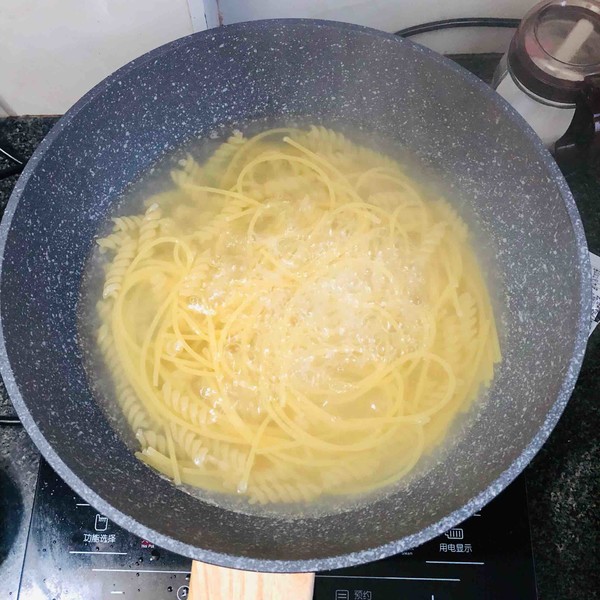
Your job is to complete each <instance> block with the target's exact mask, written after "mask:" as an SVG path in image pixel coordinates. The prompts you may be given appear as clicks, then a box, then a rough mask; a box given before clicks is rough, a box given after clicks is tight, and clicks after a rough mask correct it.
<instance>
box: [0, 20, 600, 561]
mask: <svg viewBox="0 0 600 600" xmlns="http://www.w3.org/2000/svg"><path fill="white" fill-rule="evenodd" d="M290 116H293V117H296V116H302V117H306V116H309V117H310V118H311V120H313V121H314V122H322V123H324V124H328V123H346V124H350V125H352V126H353V127H357V128H359V127H363V128H366V129H368V130H370V131H371V132H375V133H377V132H383V133H385V136H386V137H387V138H388V139H392V140H393V141H394V142H395V143H396V144H397V145H398V146H399V147H406V148H408V149H409V150H410V151H411V152H413V153H414V154H415V155H416V156H417V157H418V158H419V159H420V160H422V161H423V162H424V163H425V164H426V165H428V166H429V167H431V168H432V169H434V170H435V171H438V172H439V173H440V178H441V180H442V185H444V186H447V187H448V188H449V189H450V190H451V195H454V196H455V197H459V198H461V199H462V201H463V202H464V206H463V208H462V209H461V210H463V211H466V212H467V213H469V214H471V215H472V216H473V220H474V222H475V223H476V224H477V229H478V230H479V232H480V234H481V239H483V240H485V242H484V244H483V246H482V254H483V255H486V256H488V257H490V258H489V264H491V265H493V268H492V271H493V273H494V277H493V279H494V280H495V281H496V284H495V285H496V287H497V291H498V298H497V305H498V312H499V315H500V323H501V345H502V350H503V354H504V363H503V367H502V369H501V372H500V374H499V376H498V377H497V378H496V380H495V382H494V385H493V389H492V390H491V393H490V395H489V398H488V399H487V400H486V401H485V402H483V403H481V406H480V408H479V410H477V411H474V412H473V413H472V414H471V415H469V416H468V418H466V419H465V420H464V423H463V425H462V428H461V431H460V435H457V436H456V440H455V442H454V443H452V444H451V445H450V446H449V447H448V450H447V452H446V456H445V457H444V459H443V460H441V459H440V460H437V461H433V464H432V465H431V466H430V468H429V470H428V471H427V472H425V473H424V474H422V476H421V477H418V478H415V480H414V481H413V482H412V483H411V484H410V485H409V486H408V488H407V489H404V490H399V491H398V492H396V493H394V494H392V495H390V496H388V497H387V498H383V499H380V500H378V501H376V502H372V503H370V504H368V505H367V506H364V507H362V508H357V509H354V510H351V511H349V512H345V513H343V514H337V515H335V516H328V517H321V518H305V519H298V520H284V519H281V518H279V519H277V518H273V517H257V516H248V515H243V514H238V513H233V512H229V511H226V510H223V509H219V508H216V507H214V506H210V505H208V504H205V503H203V502H201V501H199V500H197V499H195V498H194V497H192V496H190V495H188V494H186V493H185V492H184V491H182V490H179V489H177V488H176V487H174V486H172V485H171V484H170V483H168V482H167V481H165V480H164V479H162V478H160V477H159V476H157V475H156V474H155V473H154V472H152V471H151V470H149V469H148V468H147V467H146V466H144V465H143V464H141V463H140V462H138V461H137V460H136V459H135V458H134V457H133V455H132V454H131V452H130V450H129V449H128V448H127V447H126V445H125V443H124V442H123V441H122V440H121V438H120V437H119V436H118V435H117V434H116V433H115V431H114V430H113V429H112V428H111V426H110V424H109V421H108V420H107V418H106V417H105V415H104V413H103V412H102V410H101V409H100V408H99V406H98V404H97V403H96V402H95V401H94V399H93V397H92V394H91V391H90V386H89V383H88V381H87V379H86V375H85V373H84V369H83V366H82V350H81V348H80V347H79V346H78V341H77V335H76V307H77V302H78V291H79V285H80V279H81V276H82V270H83V267H84V263H85V259H86V257H87V255H88V253H89V252H90V248H91V247H92V244H93V239H94V236H95V234H96V232H97V230H98V228H99V227H100V226H101V224H102V223H103V222H104V220H105V218H106V215H107V214H108V213H109V212H110V210H111V205H112V204H113V202H114V201H115V200H116V199H117V198H118V197H119V194H120V193H121V192H122V190H123V189H124V188H125V187H126V186H127V184H128V183H130V182H131V181H133V180H135V179H136V178H137V177H138V176H139V175H140V174H142V173H144V171H145V170H146V169H147V168H148V167H149V166H150V165H152V164H153V163H154V162H155V161H156V160H157V158H158V157H160V156H161V155H162V154H163V153H164V152H166V151H168V150H169V149H172V148H177V147H178V146H180V145H181V144H183V143H184V142H186V141H187V140H188V139H189V138H190V137H191V136H192V135H197V134H200V135H202V134H207V133H208V132H209V131H210V130H211V129H213V128H214V127H215V125H218V124H223V123H237V122H242V123H243V122H244V121H247V120H249V119H255V118H261V117H273V118H274V119H275V120H279V121H281V120H285V119H286V118H287V117H290ZM459 208H460V207H459ZM0 243H1V252H2V265H1V268H2V271H1V282H0V294H1V296H0V299H1V326H2V331H1V336H0V362H1V371H2V376H3V378H4V380H5V382H6V385H7V388H8V390H9V392H10V395H11V398H12V400H13V402H14V405H15V407H16V409H17V412H18V414H19V416H20V417H21V419H22V420H23V422H24V424H25V426H26V428H27V430H28V432H29V434H30V435H31V437H32V438H33V440H34V441H35V443H36V444H37V445H38V447H39V448H40V450H41V452H42V453H43V455H44V456H45V457H46V458H47V459H48V461H49V462H50V464H51V465H52V466H53V467H54V468H55V469H56V470H57V472H58V473H59V474H60V475H61V476H62V477H63V478H64V479H65V480H66V481H67V483H68V484H69V485H71V487H72V488H73V489H74V490H75V491H76V492H77V493H78V494H80V495H81V496H83V497H84V498H85V499H86V500H88V501H89V502H90V503H91V504H92V505H93V506H95V507H96V508H97V509H98V510H101V511H102V512H103V513H104V514H105V515H107V516H108V517H109V518H110V519H112V520H114V521H115V522H117V523H118V524H119V525H122V526H123V527H125V528H127V529H129V530H131V531H133V532H134V533H136V534H138V535H139V536H141V537H143V538H148V539H150V540H152V541H154V542H156V543H157V544H159V545H161V546H163V547H165V548H168V549H170V550H173V551H176V552H179V553H181V554H185V555H188V556H190V557H193V558H196V559H200V560H203V561H207V562H214V563H218V564H221V565H227V566H233V567H240V568H247V569H260V570H273V571H297V570H320V569H329V568H336V567H344V566H348V565H352V564H355V563H359V562H366V561H371V560H375V559H378V558H382V557H384V556H388V555H390V554H393V553H397V552H400V551H402V550H406V549H407V548H410V547H411V546H415V545H417V544H420V543H422V542H424V541H426V540H428V539H430V538H432V537H433V536H435V535H438V534H439V533H441V532H442V531H444V530H446V529H447V528H449V527H451V526H453V525H455V524H456V523H458V522H459V521H461V520H463V519H465V518H466V517H468V516H469V515H471V514H472V513H473V512H475V511H476V510H478V509H479V508H480V507H481V506H482V505H483V504H485V503H486V502H488V501H489V500H490V499H492V498H493V497H494V496H495V495H496V494H498V493H499V492H500V491H501V490H502V489H503V488H504V487H505V486H506V485H508V483H510V481H511V480H512V479H513V478H514V477H515V476H516V475H517V474H518V473H520V472H521V470H522V469H523V468H524V467H525V465H526V464H527V463H528V462H529V460H531V458H532V457H533V455H534V454H535V453H536V452H537V451H538V449H539V448H540V446H541V445H542V444H543V442H544V441H545V440H546V438H547V437H548V435H549V433H550V431H551V430H552V428H553V427H554V425H555V424H556V422H557V420H558V418H559V416H560V414H561V412H562V410H563V408H564V407H565V404H566V402H567V400H568V398H569V395H570V393H571V390H572V388H573V385H574V383H575V379H576V377H577V373H578V371H579V367H580V364H581V360H582V357H583V353H584V349H585V343H586V337H587V331H588V327H589V319H588V315H589V310H590V281H589V272H588V267H589V266H588V258H587V250H586V243H585V238H584V234H583V229H582V227H581V223H580V221H579V216H578V214H577V210H576V208H575V204H574V203H573V199H572V198H571V195H570V193H569V190H568V188H567V186H566V184H565V182H564V180H563V179H562V177H561V175H560V173H559V171H558V169H557V168H556V166H555V164H554V162H553V161H552V159H551V157H550V155H549V154H548V153H547V152H546V151H545V150H544V148H543V147H542V144H541V143H540V142H539V141H538V140H537V139H536V137H535V135H534V134H533V133H532V131H531V130H530V129H529V128H528V127H527V126H526V125H525V124H524V122H523V121H522V120H521V119H520V117H518V116H517V115H516V113H515V112H513V111H512V110H511V109H510V108H509V107H508V106H507V105H506V104H505V103H504V102H503V101H502V100H501V99H500V98H499V97H498V96H496V95H495V93H494V92H492V91H491V90H490V89H488V88H487V87H486V86H485V85H484V84H483V83H481V82H480V81H479V80H477V79H476V78H474V77H472V76H471V75H469V74H468V73H467V72H465V71H463V70H462V69H460V68H459V67H457V66H455V65H454V64H452V63H451V62H450V61H448V60H446V59H444V58H442V57H440V56H438V55H436V54H434V53H432V52H430V51H428V50H426V49H424V48H422V47H420V46H416V45H414V44H412V43H410V42H408V41H405V40H401V39H397V38H394V37H393V36H391V35H387V34H384V33H380V32H378V31H374V30H370V29H364V28H361V27H355V26H350V25H342V24H338V23H330V22H324V21H263V22H253V23H245V24H241V25H233V26H228V27H223V28H221V29H218V30H212V31H208V32H205V33H200V34H197V35H193V36H190V37H186V38H183V39H181V40H178V41H176V42H173V43H171V44H168V45H166V46H163V47H161V48H158V49H157V50H155V51H153V52H150V53H149V54H146V55H144V56H142V57H141V58H139V59H137V60H135V61H133V62H132V63H130V64H128V65H127V66H125V67H123V68H122V69H121V70H119V71H117V72H116V73H115V74H114V75H112V76H111V77H109V78H108V79H106V80H105V81H103V82H102V83H101V84H99V85H98V86H97V87H95V88H94V89H93V90H92V91H91V92H89V93H88V94H87V95H86V96H85V97H84V98H83V99H81V100H80V101H79V102H78V103H77V104H76V105H75V106H74V107H73V108H72V109H71V110H70V111H69V112H68V113H67V114H66V115H65V116H64V117H63V118H62V119H61V120H60V121H59V122H58V124H57V125H56V126H55V127H54V129H53V130H52V132H51V133H50V134H49V135H48V137H47V138H46V139H45V140H44V141H43V143H42V144H41V145H40V147H39V148H38V150H37V151H36V153H35V155H34V156H33V158H32V159H31V161H30V162H29V164H28V166H27V169H26V170H25V172H24V174H23V175H22V176H21V178H20V180H19V182H18V184H17V186H16V188H15V191H14V193H13V195H12V198H11V200H10V204H9V206H8V209H7V211H6V216H5V218H4V221H3V223H2V226H1V235H0Z"/></svg>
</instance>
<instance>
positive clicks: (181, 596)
mask: <svg viewBox="0 0 600 600" xmlns="http://www.w3.org/2000/svg"><path fill="white" fill-rule="evenodd" d="M189 593H190V588H189V587H188V586H187V585H182V586H181V587H180V588H179V589H178V590H177V600H186V598H187V597H188V595H189Z"/></svg>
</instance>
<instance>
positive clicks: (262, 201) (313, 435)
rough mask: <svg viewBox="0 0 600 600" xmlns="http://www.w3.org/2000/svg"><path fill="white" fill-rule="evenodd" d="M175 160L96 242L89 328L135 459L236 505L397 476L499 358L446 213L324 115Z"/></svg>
mask: <svg viewBox="0 0 600 600" xmlns="http://www.w3.org/2000/svg"><path fill="white" fill-rule="evenodd" d="M180 167H181V168H180V169H176V170H175V171H174V172H173V173H172V179H173V182H174V186H175V187H174V189H172V190H170V191H169V192H166V193H163V194H159V195H156V196H152V197H151V198H149V199H148V200H147V201H146V203H145V204H146V206H147V209H146V212H145V213H144V214H142V215H132V216H120V217H116V218H115V219H113V223H114V228H113V232H111V233H110V234H109V235H108V236H106V237H103V238H100V239H99V240H98V246H99V248H100V250H101V251H102V252H103V254H104V256H105V257H109V258H108V259H107V260H106V261H105V262H106V266H105V271H106V278H105V283H104V288H103V294H102V298H101V299H100V301H99V302H98V314H99V318H100V322H101V326H100V329H99V333H98V344H99V347H100V349H101V351H102V354H103V356H104V358H105V362H106V365H107V366H108V369H109V371H110V372H111V374H112V377H113V379H114V384H115V391H116V397H117V400H118V402H119V404H120V406H121V408H122V410H123V412H124V414H125V416H126V418H127V421H128V423H129V425H130V427H131V428H132V429H133V431H134V433H135V434H136V437H137V440H138V441H139V443H140V446H141V450H140V451H139V452H138V453H137V456H138V457H139V458H140V459H141V460H143V461H144V462H146V463H147V464H148V465H150V466H151V467H153V468H155V469H157V470H159V471H160V472H162V473H164V474H165V475H167V476H168V477H170V478H172V479H173V480H174V481H175V482H176V483H184V484H187V485H192V486H197V487H200V488H203V489H206V490H210V491H216V492H223V493H227V494H238V495H240V496H243V497H246V498H247V499H248V501H249V502H251V503H261V504H264V503H295V502H308V501H311V500H314V499H316V498H318V497H320V496H340V495H347V494H358V493H363V492H370V491H373V490H375V489H379V488H385V487H387V486H389V485H392V484H393V483H395V482H397V481H398V480H399V479H401V478H402V477H403V476H405V475H406V474H407V473H409V472H410V471H411V470H412V469H413V468H414V467H415V465H416V464H417V463H418V461H419V459H420V458H421V456H422V455H423V454H424V453H425V452H427V451H428V450H430V449H431V448H433V447H434V446H435V445H436V444H439V443H440V441H441V440H443V438H444V435H445V433H446V431H447V429H448V426H449V424H450V423H451V422H452V421H453V419H454V417H455V416H456V414H457V413H458V412H459V411H461V410H465V409H466V408H467V407H468V406H469V405H470V403H471V402H472V401H473V399H474V398H475V397H476V396H477V394H478V392H479V390H480V388H481V386H485V385H489V384H490V382H491V380H492V378H493V374H494V364H495V363H497V362H498V361H499V360H500V347H499V343H498V337H497V332H496V326H495V322H494V315H493V311H492V307H491V303H490V300H489V295H488V291H487V288H486V285H485V282H484V280H483V277H482V274H481V272H480V269H479V266H478V264H477V260H476V258H475V255H474V252H473V250H472V248H471V247H470V245H469V232H468V228H467V227H466V225H465V224H464V223H463V221H462V220H461V219H460V217H459V216H458V214H457V213H456V212H455V211H454V209H453V208H452V207H451V206H450V205H449V204H448V203H447V202H446V201H445V200H443V199H441V198H429V197H428V195H427V194H426V193H425V192H424V191H423V190H421V189H420V188H419V187H418V186H417V185H416V183H415V182H414V181H413V180H412V179H411V178H410V177H409V176H408V175H407V174H406V172H405V170H404V169H403V168H402V166H401V165H399V164H398V163H397V162H395V161H394V160H392V159H391V158H390V157H388V156H385V155H382V154H379V153H377V152H375V151H373V150H371V149H369V148H366V147H362V146H358V145H356V144H354V143H352V142H351V141H350V140H349V139H348V138H346V137H345V136H344V135H342V134H340V133H338V132H334V131H331V130H329V129H326V128H324V127H311V128H310V129H309V130H307V131H304V130H297V129H274V130H269V131H265V132H262V133H260V134H259V135H257V136H254V137H252V138H250V139H246V138H245V137H244V136H242V135H241V134H239V133H236V134H235V135H233V136H231V137H230V138H229V139H228V141H227V142H225V144H223V145H222V146H221V147H220V148H219V149H218V150H217V151H216V152H215V153H214V155H213V156H212V157H211V158H210V159H209V160H208V161H207V162H206V163H205V164H203V165H200V164H198V163H196V162H195V161H194V159H193V158H192V157H189V156H188V157H187V158H186V159H185V160H184V161H182V162H181V163H180Z"/></svg>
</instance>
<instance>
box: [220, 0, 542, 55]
mask: <svg viewBox="0 0 600 600" xmlns="http://www.w3.org/2000/svg"><path fill="white" fill-rule="evenodd" d="M538 1H539V0H287V1H286V0H219V2H218V3H219V7H220V9H221V13H222V17H223V23H225V24H227V23H235V22H240V21H251V20H254V19H269V18H286V17H305V18H315V19H332V20H335V21H346V22H349V23H357V24H359V25H367V26H369V27H375V28H376V29H382V30H384V31H389V32H394V31H398V30H399V29H403V28H405V27H409V26H410V25H416V24H418V23H425V22H427V21H438V20H440V19H450V18H453V17H513V18H521V17H522V16H523V15H524V14H525V13H526V12H527V11H528V10H529V8H530V7H532V6H533V5H534V4H537V2H538ZM511 37H512V31H511V30H497V29H457V30H455V31H450V32H439V33H431V34H425V35H421V36H418V37H415V38H414V39H415V41H418V42H419V43H422V44H424V45H426V46H429V47H431V48H433V49H434V50H437V51H438V52H444V53H451V52H504V50H505V49H506V47H507V46H508V43H509V42H510V38H511Z"/></svg>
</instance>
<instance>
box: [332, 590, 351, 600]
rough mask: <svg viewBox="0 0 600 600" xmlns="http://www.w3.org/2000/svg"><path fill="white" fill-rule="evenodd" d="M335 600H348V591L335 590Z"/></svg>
mask: <svg viewBox="0 0 600 600" xmlns="http://www.w3.org/2000/svg"><path fill="white" fill-rule="evenodd" d="M335 600H350V592H349V591H348V590H335Z"/></svg>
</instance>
